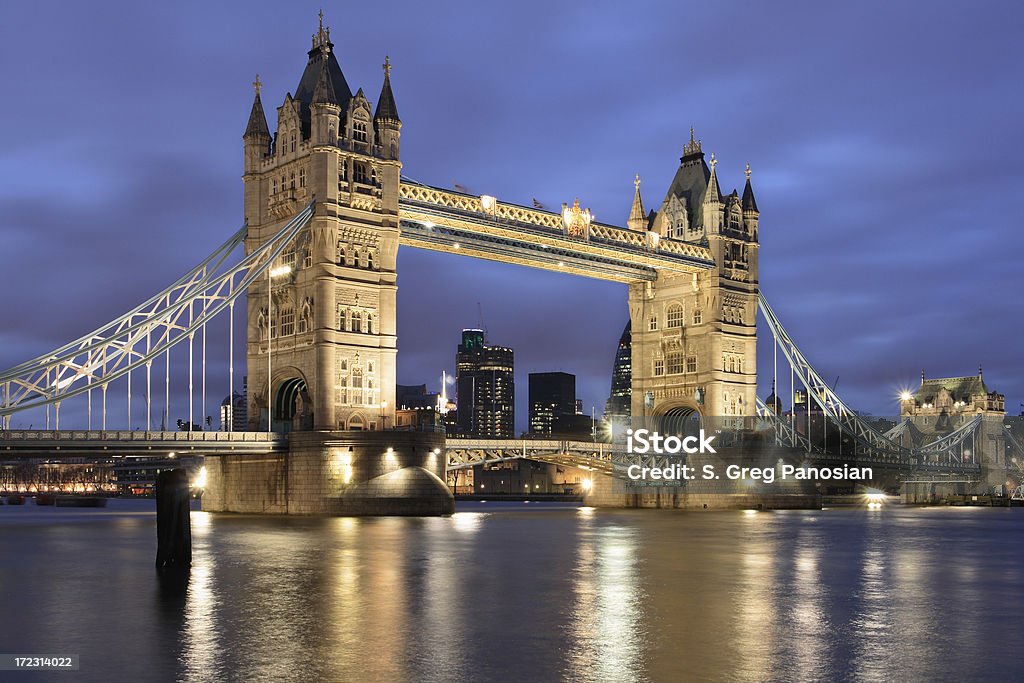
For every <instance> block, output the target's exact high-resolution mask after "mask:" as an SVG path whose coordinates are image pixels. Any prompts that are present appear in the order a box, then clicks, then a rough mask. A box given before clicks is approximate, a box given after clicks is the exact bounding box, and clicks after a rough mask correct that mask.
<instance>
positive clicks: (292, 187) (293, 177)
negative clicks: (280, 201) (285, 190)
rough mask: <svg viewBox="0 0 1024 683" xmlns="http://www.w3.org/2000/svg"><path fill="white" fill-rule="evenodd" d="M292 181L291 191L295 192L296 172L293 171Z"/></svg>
mask: <svg viewBox="0 0 1024 683" xmlns="http://www.w3.org/2000/svg"><path fill="white" fill-rule="evenodd" d="M290 181H291V185H290V186H289V187H290V189H292V190H294V189H295V171H292V174H291V177H290Z"/></svg>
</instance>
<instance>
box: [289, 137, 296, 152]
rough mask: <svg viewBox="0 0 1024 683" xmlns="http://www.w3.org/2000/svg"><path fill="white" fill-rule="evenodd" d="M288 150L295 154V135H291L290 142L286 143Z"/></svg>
mask: <svg viewBox="0 0 1024 683" xmlns="http://www.w3.org/2000/svg"><path fill="white" fill-rule="evenodd" d="M288 150H289V151H290V152H291V153H292V154H295V133H292V136H291V141H290V142H289V143H288Z"/></svg>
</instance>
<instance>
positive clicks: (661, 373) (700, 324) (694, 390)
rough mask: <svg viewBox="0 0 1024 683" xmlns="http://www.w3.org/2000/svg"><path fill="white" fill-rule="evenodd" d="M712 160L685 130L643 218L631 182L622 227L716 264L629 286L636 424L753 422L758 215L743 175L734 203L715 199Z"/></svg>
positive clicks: (719, 196) (718, 192) (732, 198)
mask: <svg viewBox="0 0 1024 683" xmlns="http://www.w3.org/2000/svg"><path fill="white" fill-rule="evenodd" d="M716 166H717V162H716V160H715V157H714V155H713V154H712V155H711V160H710V166H709V165H708V163H706V162H705V160H704V152H703V151H702V149H701V143H700V141H699V140H695V139H694V137H693V129H691V130H690V141H689V142H688V143H687V144H686V146H685V147H684V149H683V156H682V158H681V159H680V165H679V169H678V170H677V171H676V175H675V178H673V180H672V184H671V185H670V186H669V189H668V192H667V194H666V195H665V199H664V201H663V202H662V203H661V206H660V207H659V208H658V210H657V211H651V212H650V214H645V212H644V209H643V202H642V200H641V197H640V183H639V178H638V179H637V185H636V194H635V195H634V198H633V207H632V211H631V212H630V218H629V227H630V228H631V229H633V230H647V231H649V239H651V240H658V239H661V238H663V237H667V238H671V239H677V240H683V241H686V242H692V243H694V244H701V245H705V246H707V247H708V248H709V249H710V250H711V252H712V254H713V255H714V260H715V266H714V267H713V268H712V269H710V270H706V271H704V272H701V273H698V274H694V275H681V274H671V273H665V272H662V273H659V275H658V279H657V280H656V281H655V282H642V283H634V284H632V285H630V287H629V314H630V321H631V323H632V331H633V332H632V345H633V349H632V373H633V391H632V404H631V412H632V415H633V416H634V418H635V419H642V418H645V417H650V416H666V415H669V416H680V417H681V416H685V415H688V414H691V413H694V412H696V413H699V414H700V415H702V416H707V417H719V416H744V415H753V414H754V410H755V393H756V390H757V367H756V362H757V350H756V346H757V328H756V315H757V295H758V271H757V256H758V216H759V214H758V210H757V202H756V201H755V200H754V191H753V189H752V188H751V184H750V167H749V166H748V167H747V169H746V176H747V178H746V186H745V187H744V189H743V194H742V196H740V195H739V193H737V192H736V191H735V190H733V192H732V193H731V194H729V195H727V196H723V195H722V193H721V190H720V189H719V180H718V171H717V168H716Z"/></svg>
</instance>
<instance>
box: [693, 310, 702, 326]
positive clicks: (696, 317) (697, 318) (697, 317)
mask: <svg viewBox="0 0 1024 683" xmlns="http://www.w3.org/2000/svg"><path fill="white" fill-rule="evenodd" d="M702 322H704V316H703V315H701V312H700V309H699V308H695V309H693V324H694V325H700V324H701V323H702Z"/></svg>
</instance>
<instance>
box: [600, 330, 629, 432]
mask: <svg viewBox="0 0 1024 683" xmlns="http://www.w3.org/2000/svg"><path fill="white" fill-rule="evenodd" d="M631 340H632V335H631V329H630V323H629V322H626V329H624V330H623V331H622V336H621V337H620V338H619V346H618V349H617V350H616V351H615V364H614V365H613V366H612V390H611V395H610V396H609V397H608V401H607V402H606V403H605V404H604V419H606V420H619V421H623V420H628V419H629V413H630V405H629V404H630V400H631V392H630V386H631V385H632V381H633V372H632V362H633V361H632V353H633V349H632V343H631Z"/></svg>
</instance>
